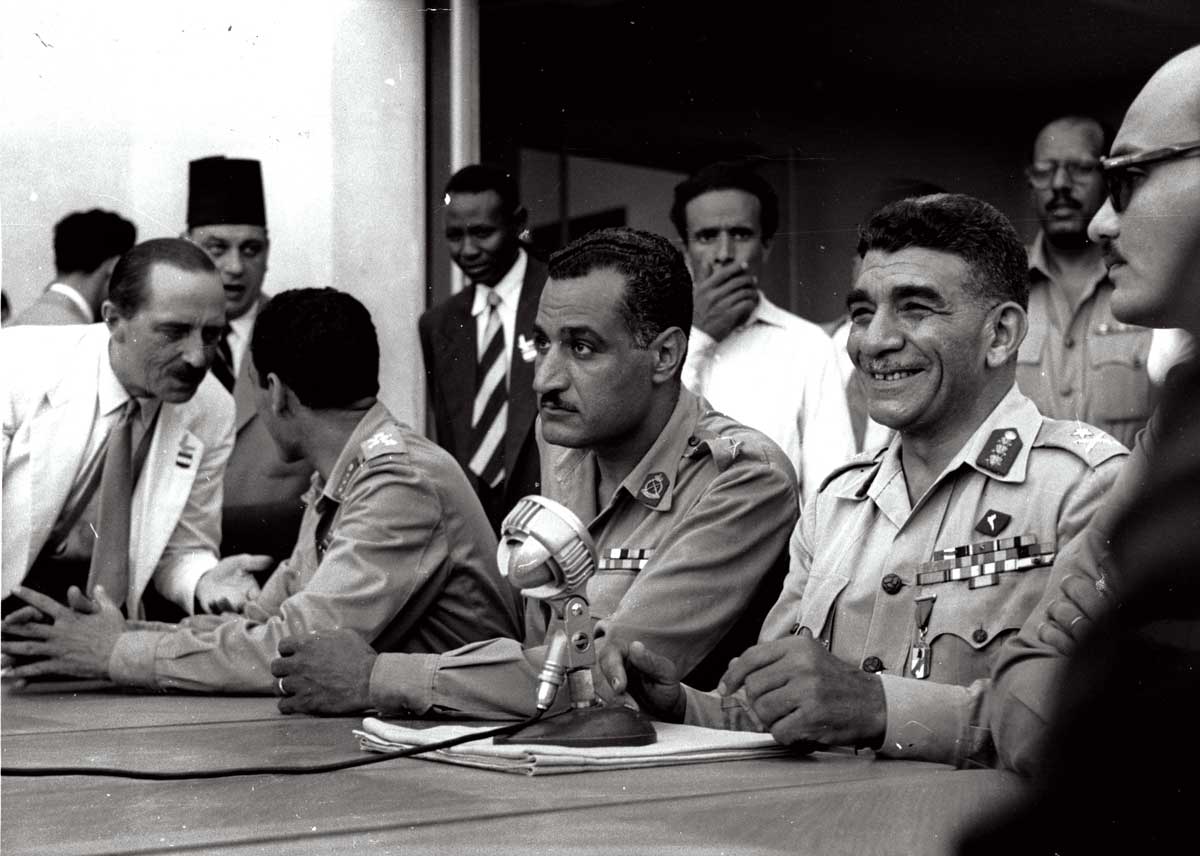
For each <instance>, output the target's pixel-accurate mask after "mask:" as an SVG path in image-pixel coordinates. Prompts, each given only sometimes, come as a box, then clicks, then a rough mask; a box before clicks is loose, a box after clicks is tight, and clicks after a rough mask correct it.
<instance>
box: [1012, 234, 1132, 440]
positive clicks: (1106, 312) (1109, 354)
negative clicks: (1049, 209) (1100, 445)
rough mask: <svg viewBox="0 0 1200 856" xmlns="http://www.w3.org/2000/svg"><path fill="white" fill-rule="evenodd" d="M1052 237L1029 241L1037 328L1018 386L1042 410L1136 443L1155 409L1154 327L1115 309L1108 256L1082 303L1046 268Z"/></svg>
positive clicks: (1020, 359) (1022, 357)
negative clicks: (1071, 299)
mask: <svg viewBox="0 0 1200 856" xmlns="http://www.w3.org/2000/svg"><path fill="white" fill-rule="evenodd" d="M1043 242H1044V237H1043V235H1042V234H1040V233H1039V234H1038V237H1037V238H1036V239H1035V240H1034V242H1033V246H1032V247H1030V249H1029V282H1030V289H1029V331H1028V333H1026V334H1025V341H1024V342H1022V343H1021V350H1020V352H1019V353H1018V356H1017V386H1019V387H1020V388H1021V392H1023V393H1025V395H1027V396H1029V397H1030V398H1031V399H1033V403H1034V404H1036V405H1037V407H1038V410H1040V411H1041V412H1042V415H1044V416H1049V417H1051V418H1052V419H1078V420H1080V421H1082V422H1087V423H1088V424H1090V425H1095V426H1096V427H1097V428H1100V429H1101V430H1103V431H1106V432H1108V433H1109V434H1111V435H1112V436H1113V437H1116V438H1117V439H1118V440H1120V441H1121V442H1122V443H1124V444H1125V445H1126V446H1128V447H1130V448H1132V447H1133V440H1134V436H1135V435H1136V434H1137V432H1138V431H1139V430H1140V429H1141V428H1142V426H1143V425H1145V424H1146V420H1147V419H1149V418H1150V411H1151V410H1152V409H1153V386H1152V385H1151V383H1150V377H1149V374H1148V372H1147V369H1146V365H1147V359H1148V357H1149V353H1150V339H1151V331H1150V330H1149V329H1148V328H1146V327H1137V326H1134V325H1132V324H1125V323H1122V322H1121V321H1118V320H1117V319H1116V318H1115V317H1113V314H1112V293H1113V284H1112V283H1111V282H1110V281H1109V279H1108V274H1107V271H1106V270H1105V268H1104V265H1103V264H1098V265H1097V268H1096V274H1095V279H1094V281H1093V282H1092V286H1091V288H1090V289H1088V290H1087V291H1086V292H1085V293H1084V295H1083V296H1082V299H1081V300H1080V302H1079V304H1078V305H1076V306H1071V305H1069V304H1068V302H1067V296H1066V293H1065V292H1064V291H1063V290H1062V289H1061V288H1059V287H1057V286H1056V285H1055V284H1054V281H1053V280H1052V279H1051V278H1050V276H1049V274H1047V273H1046V262H1045V252H1044V250H1043Z"/></svg>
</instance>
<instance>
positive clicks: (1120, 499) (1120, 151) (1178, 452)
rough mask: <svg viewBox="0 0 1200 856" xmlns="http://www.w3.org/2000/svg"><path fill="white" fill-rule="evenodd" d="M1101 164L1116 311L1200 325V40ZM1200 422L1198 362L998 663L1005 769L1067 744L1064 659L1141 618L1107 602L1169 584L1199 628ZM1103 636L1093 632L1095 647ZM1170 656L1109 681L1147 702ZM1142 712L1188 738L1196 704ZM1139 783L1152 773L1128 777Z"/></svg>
mask: <svg viewBox="0 0 1200 856" xmlns="http://www.w3.org/2000/svg"><path fill="white" fill-rule="evenodd" d="M1101 168H1102V170H1103V176H1104V181H1105V186H1106V191H1107V199H1106V200H1105V202H1104V205H1103V206H1102V207H1101V208H1100V211H1099V212H1098V213H1097V214H1096V216H1095V217H1094V218H1093V219H1092V221H1091V224H1090V226H1089V228H1088V234H1089V236H1090V237H1091V239H1092V240H1093V241H1095V242H1097V243H1098V244H1100V246H1101V248H1102V252H1103V256H1104V261H1105V264H1106V266H1107V267H1108V274H1109V279H1110V280H1111V282H1112V284H1113V286H1114V291H1113V293H1112V311H1113V314H1114V316H1115V317H1116V318H1117V319H1118V320H1119V321H1121V322H1122V323H1127V324H1142V325H1147V326H1154V327H1183V328H1185V329H1186V330H1187V331H1188V332H1190V333H1192V334H1193V335H1195V334H1197V333H1200V299H1198V298H1200V294H1198V293H1197V289H1200V46H1197V47H1194V48H1192V49H1190V50H1188V51H1185V52H1184V53H1182V54H1180V55H1179V56H1177V57H1175V58H1174V59H1172V60H1170V61H1169V62H1167V63H1166V64H1165V65H1164V66H1163V67H1162V68H1161V69H1159V70H1158V72H1156V73H1155V75H1154V76H1153V77H1152V78H1151V79H1150V81H1149V82H1148V83H1147V84H1146V86H1145V88H1143V90H1142V91H1141V93H1140V94H1139V95H1138V96H1137V98H1136V99H1135V100H1134V102H1133V104H1132V105H1131V106H1130V108H1129V111H1128V113H1126V115H1125V121H1124V123H1123V124H1122V125H1121V129H1120V131H1119V133H1118V134H1117V136H1116V139H1115V141H1114V143H1113V147H1112V156H1111V157H1107V158H1103V159H1101ZM1198 426H1200V368H1198V365H1197V363H1196V361H1195V360H1192V361H1190V362H1187V363H1184V364H1182V365H1180V366H1178V367H1176V368H1175V369H1174V370H1173V371H1172V373H1171V376H1170V377H1169V379H1168V382H1167V385H1166V391H1165V393H1164V398H1163V401H1162V403H1161V404H1160V405H1159V407H1158V408H1157V410H1156V411H1155V412H1154V414H1153V416H1152V417H1151V419H1150V421H1149V423H1148V424H1147V426H1146V430H1145V431H1143V432H1141V434H1139V435H1138V439H1137V444H1136V446H1135V447H1134V450H1133V454H1132V455H1130V457H1129V459H1128V461H1127V463H1126V465H1125V468H1124V470H1123V471H1122V473H1121V475H1120V476H1119V477H1118V479H1117V481H1116V483H1115V484H1114V485H1113V488H1112V491H1111V493H1110V494H1109V500H1108V502H1107V503H1106V504H1105V506H1104V507H1103V508H1102V509H1101V510H1100V511H1099V512H1098V513H1097V514H1096V516H1095V517H1094V518H1093V520H1092V522H1091V524H1090V525H1089V527H1088V530H1087V532H1085V536H1087V537H1080V538H1079V539H1077V542H1076V545H1074V547H1073V550H1072V552H1071V554H1064V555H1063V556H1060V559H1059V561H1058V562H1057V563H1056V564H1055V566H1054V575H1053V577H1052V578H1051V580H1050V581H1049V583H1048V584H1047V586H1046V593H1045V595H1044V596H1043V598H1042V602H1041V603H1040V604H1039V605H1038V607H1037V608H1036V609H1035V610H1034V611H1033V613H1031V615H1030V618H1029V619H1028V620H1027V621H1026V623H1025V626H1024V627H1023V628H1022V629H1021V632H1020V633H1019V634H1018V635H1017V636H1016V637H1014V638H1013V639H1012V640H1010V641H1009V642H1008V643H1007V645H1006V648H1005V650H1004V651H1003V652H1002V654H1001V657H1000V659H999V660H998V661H997V666H996V671H995V672H994V674H993V681H994V683H993V688H992V694H991V699H990V702H989V705H990V709H991V712H990V719H991V722H992V729H993V736H994V739H995V741H996V744H997V748H998V750H999V752H1000V758H1001V761H1002V762H1003V763H1004V764H1005V765H1006V766H1009V767H1012V768H1013V769H1016V770H1018V771H1020V772H1026V773H1033V772H1039V771H1042V770H1044V769H1045V767H1046V763H1047V762H1046V760H1045V759H1046V754H1047V752H1048V751H1050V750H1054V751H1055V752H1060V751H1061V750H1060V749H1059V748H1058V747H1056V746H1054V745H1053V742H1052V741H1050V740H1049V738H1048V735H1049V733H1050V732H1049V723H1050V722H1051V714H1052V712H1053V710H1055V709H1056V706H1057V705H1058V703H1059V701H1060V693H1061V692H1062V688H1063V687H1064V686H1066V687H1068V688H1070V687H1071V683H1070V681H1069V678H1070V677H1071V676H1073V675H1074V674H1075V671H1074V667H1072V669H1071V670H1068V668H1067V662H1068V661H1067V659H1066V656H1065V655H1067V654H1069V653H1072V652H1073V651H1074V650H1075V648H1076V645H1077V643H1078V642H1080V641H1081V640H1082V641H1085V642H1086V641H1087V640H1088V636H1089V631H1090V630H1091V629H1092V628H1093V626H1094V625H1095V623H1096V622H1097V621H1108V622H1110V623H1109V632H1110V636H1111V634H1112V633H1113V632H1114V631H1113V628H1114V625H1115V624H1116V623H1117V622H1119V621H1122V620H1124V621H1128V620H1129V619H1130V618H1132V617H1136V616H1137V614H1138V611H1137V610H1135V609H1124V610H1116V609H1112V606H1113V605H1114V604H1117V603H1129V602H1130V598H1131V597H1133V593H1135V592H1138V593H1140V594H1139V597H1142V603H1143V604H1144V603H1145V599H1144V595H1145V593H1146V592H1147V591H1149V592H1151V595H1152V596H1153V593H1154V592H1155V591H1156V590H1157V591H1158V592H1159V593H1161V592H1168V593H1169V592H1170V591H1171V590H1172V588H1173V589H1174V590H1175V591H1176V592H1177V594H1176V595H1174V596H1173V597H1168V598H1167V600H1173V601H1174V607H1173V608H1183V609H1188V608H1190V609H1192V613H1191V615H1190V617H1189V618H1190V620H1191V621H1192V622H1193V625H1192V627H1193V634H1194V621H1195V618H1196V615H1195V606H1196V600H1189V598H1188V596H1187V594H1186V592H1185V591H1184V590H1183V589H1182V588H1180V584H1182V583H1184V582H1186V581H1187V580H1191V579H1193V578H1194V576H1195V566H1196V563H1197V561H1198V560H1200V529H1198V528H1197V526H1196V520H1197V518H1198V517H1200V509H1198V508H1197V503H1198V501H1200V469H1198V465H1197V462H1198V461H1200V448H1198V447H1200V428H1198ZM1154 580H1158V581H1159V582H1158V583H1157V584H1156V583H1154V582H1153V581H1154ZM1164 580H1165V581H1166V584H1165V585H1164V584H1163V581H1164ZM1193 588H1194V584H1193ZM1161 602H1163V603H1165V602H1166V601H1161ZM1123 616H1124V617H1123ZM1101 637H1102V634H1097V637H1096V640H1097V642H1102V641H1103V638H1101ZM1193 638H1194V637H1193ZM1193 644H1194V643H1193ZM1124 659H1125V660H1127V659H1128V658H1124ZM1163 662H1164V658H1163V657H1161V656H1155V657H1146V658H1144V660H1143V662H1142V663H1141V664H1140V665H1137V666H1134V667H1133V669H1132V670H1131V673H1130V674H1129V675H1125V676H1120V675H1115V674H1110V675H1109V676H1108V677H1110V678H1112V681H1111V682H1110V683H1111V686H1112V687H1117V686H1120V687H1121V688H1122V689H1123V691H1127V693H1126V694H1127V695H1129V696H1130V697H1138V698H1143V697H1146V690H1145V689H1144V688H1145V687H1153V686H1156V685H1157V686H1159V687H1161V686H1162V684H1161V683H1158V684H1156V678H1152V677H1151V676H1150V670H1158V669H1160V668H1161V664H1162V663H1163ZM1160 677H1161V676H1160ZM1194 680H1195V679H1194V678H1192V681H1193V683H1192V685H1193V686H1194ZM1139 693H1140V694H1141V695H1139ZM1075 694H1076V695H1078V694H1079V692H1078V688H1076V693H1075ZM1093 707H1094V708H1095V711H1096V713H1097V714H1102V713H1104V712H1106V711H1107V710H1108V709H1107V708H1104V706H1103V705H1102V704H1100V703H1099V702H1097V703H1096V704H1094V705H1093ZM1145 707H1146V711H1147V713H1148V712H1151V711H1154V715H1155V716H1158V717H1161V727H1159V726H1158V725H1154V726H1152V727H1153V728H1155V729H1156V730H1158V731H1159V732H1160V733H1163V734H1178V733H1179V729H1178V728H1175V727H1174V726H1172V725H1170V724H1169V723H1168V721H1167V720H1168V719H1169V718H1170V717H1171V716H1173V715H1174V714H1175V710H1176V708H1178V709H1179V710H1191V709H1190V708H1187V706H1186V705H1182V706H1181V705H1166V706H1164V705H1161V704H1158V705H1155V704H1153V703H1150V702H1147V704H1146V705H1145ZM1123 709H1126V710H1128V704H1126V705H1125V706H1124V708H1123ZM1193 712H1194V711H1193ZM1108 715H1109V716H1113V715H1115V714H1113V713H1109V714H1108ZM1189 715H1190V714H1189ZM1149 727H1151V723H1149V722H1148V721H1136V722H1135V721H1133V720H1132V719H1131V720H1130V721H1129V722H1127V723H1122V724H1121V726H1120V728H1119V730H1120V731H1121V733H1122V734H1136V733H1142V734H1144V733H1146V729H1147V728H1149ZM1139 729H1141V730H1140V731H1139ZM1114 736H1116V735H1114ZM1180 769H1186V765H1183V764H1181V766H1180ZM1135 780H1136V781H1139V782H1141V781H1144V779H1143V778H1142V777H1140V776H1133V777H1131V778H1130V779H1129V781H1135Z"/></svg>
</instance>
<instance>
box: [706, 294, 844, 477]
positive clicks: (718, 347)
mask: <svg viewBox="0 0 1200 856" xmlns="http://www.w3.org/2000/svg"><path fill="white" fill-rule="evenodd" d="M683 382H684V383H685V384H686V385H687V387H688V388H689V389H691V390H692V391H693V392H695V393H697V394H698V395H703V396H704V397H705V398H707V399H708V401H709V403H710V404H712V406H713V407H714V408H716V409H717V410H719V411H721V412H722V413H724V414H725V415H727V416H731V417H732V418H734V419H736V420H738V421H739V422H741V423H743V424H745V425H748V426H750V427H751V428H756V429H758V430H759V431H761V432H763V433H764V434H766V435H767V436H768V437H770V438H771V439H772V440H774V441H775V443H776V444H777V445H778V446H779V447H780V448H781V449H783V452H784V454H786V455H787V457H788V460H790V461H791V462H792V466H793V467H795V469H796V478H797V481H798V483H799V486H800V491H801V494H802V496H803V498H804V499H807V498H808V497H810V496H813V495H814V494H815V493H816V492H817V488H818V487H819V486H820V484H821V481H822V479H824V478H825V476H826V474H828V473H829V472H830V471H831V470H832V469H833V468H834V467H836V466H838V465H839V464H841V463H842V462H843V461H845V460H846V459H847V458H849V457H850V456H851V455H853V454H854V432H853V430H852V429H851V427H850V414H849V411H848V410H847V408H846V393H845V391H844V389H843V387H842V375H841V372H840V371H839V370H838V364H837V354H836V353H835V352H834V348H833V342H832V341H831V340H830V338H829V337H828V336H826V335H825V332H824V331H823V330H822V329H821V328H820V327H818V326H817V325H816V324H813V323H812V322H811V321H805V320H804V319H803V318H800V317H799V316H796V315H793V314H792V313H790V312H786V311H784V310H783V309H780V308H779V307H778V306H776V305H775V304H773V303H771V301H769V300H768V299H767V298H766V296H765V295H762V294H760V296H759V301H758V306H756V307H755V309H754V312H752V313H751V315H750V318H749V320H747V321H746V323H745V324H743V325H742V326H740V327H738V328H737V329H735V330H734V331H733V332H732V333H730V334H729V335H728V336H727V337H726V338H725V339H724V341H721V342H718V341H716V340H715V339H713V338H712V336H709V335H708V334H707V333H705V332H704V331H703V330H700V329H699V328H697V327H695V326H693V327H692V334H691V336H690V337H689V340H688V356H687V361H686V362H685V363H684V366H683Z"/></svg>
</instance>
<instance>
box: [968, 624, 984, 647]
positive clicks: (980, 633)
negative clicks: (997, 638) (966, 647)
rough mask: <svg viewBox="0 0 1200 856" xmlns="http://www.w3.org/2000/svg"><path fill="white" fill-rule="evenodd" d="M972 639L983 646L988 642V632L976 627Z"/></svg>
mask: <svg viewBox="0 0 1200 856" xmlns="http://www.w3.org/2000/svg"><path fill="white" fill-rule="evenodd" d="M971 638H972V639H974V640H975V641H976V642H977V643H979V644H980V645H982V644H983V643H984V642H986V641H987V631H986V630H984V629H983V628H982V627H976V628H975V632H974V633H972V634H971Z"/></svg>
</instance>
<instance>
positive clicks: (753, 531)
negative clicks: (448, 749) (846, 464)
mask: <svg viewBox="0 0 1200 856" xmlns="http://www.w3.org/2000/svg"><path fill="white" fill-rule="evenodd" d="M542 472H543V475H544V478H543V486H544V488H545V490H546V492H547V496H549V497H550V498H551V499H554V500H557V501H558V502H561V503H563V504H564V505H566V506H567V507H568V508H570V509H571V510H572V511H573V512H575V514H576V515H578V516H579V518H580V519H581V520H584V521H590V523H589V524H588V530H589V532H590V533H591V534H592V537H593V538H594V539H595V542H596V546H597V550H598V554H599V557H600V561H599V567H598V569H597V572H596V574H595V575H594V576H593V577H591V579H589V580H588V583H587V596H588V599H589V603H590V606H591V611H592V616H593V617H594V618H598V619H599V621H598V623H597V626H596V635H597V638H603V637H604V636H614V635H618V636H621V637H622V638H624V639H628V640H633V639H640V640H642V641H643V642H645V643H646V644H647V645H648V646H650V647H651V648H653V649H654V650H656V651H658V652H660V653H662V654H663V655H665V656H667V657H670V658H671V659H672V660H673V661H674V662H675V663H676V665H677V666H678V668H679V669H680V673H681V674H687V673H688V672H689V671H691V670H692V668H693V667H694V666H695V665H696V664H698V663H700V662H701V660H703V659H704V657H705V656H706V655H707V654H708V653H709V652H710V651H712V650H713V649H714V648H715V647H716V646H717V644H718V642H720V641H721V639H722V637H723V636H724V635H725V633H726V631H728V630H729V628H730V627H731V626H732V625H733V624H734V623H735V622H736V620H737V619H738V617H739V616H740V615H741V614H742V612H743V611H744V610H745V608H746V606H747V604H748V603H750V601H751V599H752V598H753V596H754V594H755V591H756V589H757V587H758V586H759V584H760V582H761V581H762V580H763V578H764V576H766V574H767V572H768V571H769V570H770V569H771V567H772V566H773V565H775V564H776V561H777V559H778V558H779V557H780V555H781V554H782V553H783V551H784V550H786V548H787V542H788V536H789V533H790V532H791V530H792V528H793V526H794V525H795V522H796V516H797V512H798V499H797V496H798V495H797V490H796V480H795V476H794V474H793V471H792V467H791V464H790V463H788V460H787V458H786V457H785V456H784V454H783V453H782V452H781V451H780V449H779V448H778V447H777V446H776V445H775V444H774V443H772V442H771V441H770V440H768V439H767V438H766V437H764V436H763V435H762V434H760V433H759V432H757V431H754V430H753V429H750V428H746V427H745V426H743V425H740V424H739V423H737V422H734V421H733V420H732V419H729V418H728V417H726V416H723V415H721V414H719V413H716V412H714V411H712V410H711V409H710V408H709V407H708V405H707V403H706V402H705V401H704V400H703V399H701V398H699V397H697V396H696V395H694V394H692V393H691V392H688V391H687V390H686V389H681V390H680V393H679V400H678V402H677V403H676V405H675V409H674V411H673V412H672V414H671V418H670V420H669V421H668V422H667V425H666V427H665V428H664V429H663V431H662V433H661V434H660V435H659V437H658V439H657V440H656V441H655V443H654V445H653V446H652V447H651V448H650V450H649V451H647V452H646V454H645V455H644V456H643V458H642V460H641V461H639V462H638V464H637V466H635V467H634V469H633V470H632V471H631V472H630V474H629V475H628V476H627V477H626V478H625V480H624V481H623V482H622V484H621V486H620V487H619V488H618V489H617V491H616V493H615V494H614V495H613V497H612V498H611V500H610V501H609V502H608V503H607V504H606V505H604V507H603V508H598V507H597V501H596V487H597V483H598V479H599V474H598V471H597V467H596V459H595V455H594V453H592V452H590V451H586V450H577V449H565V448H561V447H556V446H549V445H545V444H543V448H542ZM539 607H540V604H535V603H532V602H530V603H528V604H527V606H526V618H527V626H526V640H525V641H526V644H532V645H534V646H537V645H539V643H540V642H542V640H543V638H544V633H545V627H546V622H545V619H544V614H543V611H542V610H541V609H540V608H539ZM544 656H545V651H544V648H542V647H531V648H522V647H521V646H520V645H519V644H518V643H516V642H515V641H513V640H496V641H493V642H487V643H482V644H479V645H470V646H466V647H464V648H462V649H460V650H458V651H454V652H451V653H448V654H442V655H440V656H434V655H425V656H422V655H412V654H383V655H381V656H380V657H379V658H378V659H377V660H376V662H375V668H374V670H373V671H372V674H371V702H372V704H373V705H374V706H375V707H378V708H380V709H382V710H385V711H397V710H400V711H407V712H410V713H414V714H418V715H420V714H425V713H427V712H429V711H430V710H434V711H454V712H458V713H464V714H468V715H471V716H476V717H491V716H516V715H525V714H527V713H529V712H530V711H531V710H532V709H533V705H534V700H535V696H536V687H537V674H538V671H539V670H540V668H541V665H542V660H543V659H544ZM565 695H566V693H560V696H565ZM560 701H562V699H560Z"/></svg>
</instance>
